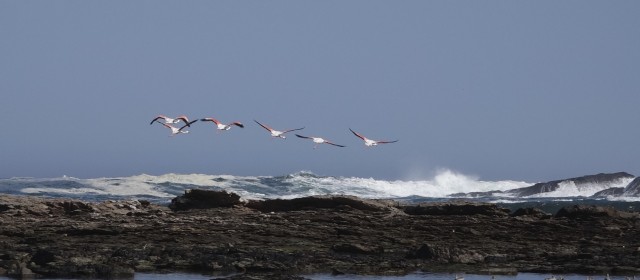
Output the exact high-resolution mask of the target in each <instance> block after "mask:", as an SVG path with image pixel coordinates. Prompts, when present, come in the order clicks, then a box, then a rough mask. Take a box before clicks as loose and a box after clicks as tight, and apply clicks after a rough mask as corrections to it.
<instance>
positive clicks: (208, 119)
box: [200, 118, 220, 124]
mask: <svg viewBox="0 0 640 280" xmlns="http://www.w3.org/2000/svg"><path fill="white" fill-rule="evenodd" d="M200 121H203V122H213V123H215V124H220V122H219V121H218V120H216V119H214V118H204V119H200Z"/></svg>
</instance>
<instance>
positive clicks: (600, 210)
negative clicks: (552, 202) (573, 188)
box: [555, 205, 640, 219]
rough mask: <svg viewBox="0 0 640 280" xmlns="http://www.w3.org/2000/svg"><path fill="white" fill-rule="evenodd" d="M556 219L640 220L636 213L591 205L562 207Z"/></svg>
mask: <svg viewBox="0 0 640 280" xmlns="http://www.w3.org/2000/svg"><path fill="white" fill-rule="evenodd" d="M555 217H556V218H563V217H564V218H570V219H598V218H612V219H615V218H630V219H637V218H640V216H639V215H638V213H629V212H622V211H618V210H615V209H613V208H611V207H602V206H593V205H574V206H569V207H563V208H562V209H560V211H558V213H556V215H555Z"/></svg>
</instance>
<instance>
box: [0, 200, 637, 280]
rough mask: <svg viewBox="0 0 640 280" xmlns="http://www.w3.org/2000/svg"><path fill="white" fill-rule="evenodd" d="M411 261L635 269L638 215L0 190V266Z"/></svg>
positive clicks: (79, 268) (254, 269)
mask: <svg viewBox="0 0 640 280" xmlns="http://www.w3.org/2000/svg"><path fill="white" fill-rule="evenodd" d="M418 270H424V271H433V272H438V271H447V272H466V273H486V274H510V273H516V272H541V273H584V274H591V273H598V274H604V273H610V274H627V275H631V274H640V216H639V214H638V213H636V212H622V211H617V210H614V209H610V208H604V207H595V206H588V205H576V206H571V207H565V208H562V209H561V210H560V211H558V212H557V213H544V212H542V211H540V210H538V209H535V208H526V209H518V210H517V211H513V212H512V211H510V210H507V209H504V208H500V207H498V206H497V205H494V204H478V203H471V202H464V201H456V202H450V203H432V204H418V205H401V204H399V203H397V202H394V201H379V200H364V199H359V198H356V197H346V196H324V197H305V198H298V199H292V200H265V201H241V200H240V198H239V197H238V196H237V195H235V194H230V193H226V192H213V191H201V190H192V191H189V192H187V193H185V195H183V196H180V197H177V198H175V199H174V200H173V201H172V203H171V204H170V205H168V206H164V205H156V204H151V203H148V202H146V201H108V202H102V203H89V202H83V201H77V200H66V199H49V198H39V197H32V196H9V195H1V196H0V276H9V277H15V278H21V277H37V276H46V277H96V278H110V277H131V276H133V274H134V273H136V272H169V271H192V272H206V273H212V274H219V275H233V276H231V277H230V278H233V279H301V277H300V275H308V274H312V273H333V274H343V273H348V274H370V275H402V274H406V273H411V272H414V271H418Z"/></svg>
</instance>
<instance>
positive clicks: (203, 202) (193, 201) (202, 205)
mask: <svg viewBox="0 0 640 280" xmlns="http://www.w3.org/2000/svg"><path fill="white" fill-rule="evenodd" d="M239 204H240V196H239V195H237V194H235V193H228V192H226V191H210V190H199V189H193V190H187V191H185V193H184V195H182V196H179V197H176V198H174V199H172V200H171V204H169V208H171V209H172V210H178V211H179V210H188V209H207V208H217V207H232V206H234V205H239Z"/></svg>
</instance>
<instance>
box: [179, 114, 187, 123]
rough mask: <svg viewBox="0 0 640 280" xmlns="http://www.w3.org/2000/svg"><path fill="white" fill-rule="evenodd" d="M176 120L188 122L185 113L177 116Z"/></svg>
mask: <svg viewBox="0 0 640 280" xmlns="http://www.w3.org/2000/svg"><path fill="white" fill-rule="evenodd" d="M176 120H182V121H183V122H184V123H189V118H187V116H185V115H182V116H179V117H177V118H176Z"/></svg>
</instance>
